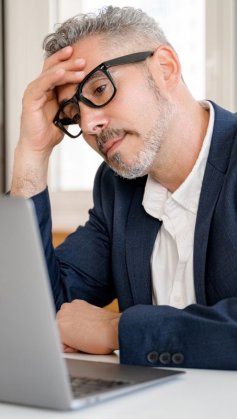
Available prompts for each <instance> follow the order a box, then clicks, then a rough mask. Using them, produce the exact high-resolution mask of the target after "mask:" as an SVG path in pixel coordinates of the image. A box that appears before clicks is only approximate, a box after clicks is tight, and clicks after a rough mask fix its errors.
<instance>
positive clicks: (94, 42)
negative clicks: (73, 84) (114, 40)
mask: <svg viewBox="0 0 237 419" xmlns="http://www.w3.org/2000/svg"><path fill="white" fill-rule="evenodd" d="M115 55H116V56H118V55H120V53H118V52H117V51H115V49H114V48H113V47H112V46H111V45H109V42H106V40H105V39H104V38H102V36H99V35H98V36H95V35H93V36H89V37H87V38H84V39H82V40H80V41H79V42H77V43H76V44H74V45H73V54H72V58H73V59H77V58H84V59H85V61H86V66H85V73H86V74H88V73H89V72H90V71H91V70H93V69H94V68H95V67H97V65H99V64H101V63H102V62H104V61H108V60H110V59H112V58H115ZM121 55H123V54H122V53H121Z"/></svg>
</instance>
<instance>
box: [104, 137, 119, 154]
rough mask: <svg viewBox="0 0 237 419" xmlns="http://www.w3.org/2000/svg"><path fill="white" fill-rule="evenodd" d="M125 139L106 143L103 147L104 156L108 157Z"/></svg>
mask: <svg viewBox="0 0 237 419" xmlns="http://www.w3.org/2000/svg"><path fill="white" fill-rule="evenodd" d="M123 139H124V136H122V137H119V138H113V139H111V140H108V141H106V143H105V145H104V146H103V150H102V151H103V154H105V155H107V154H108V153H109V151H110V150H112V148H114V146H115V145H118V143H120V142H121V141H122V140H123Z"/></svg>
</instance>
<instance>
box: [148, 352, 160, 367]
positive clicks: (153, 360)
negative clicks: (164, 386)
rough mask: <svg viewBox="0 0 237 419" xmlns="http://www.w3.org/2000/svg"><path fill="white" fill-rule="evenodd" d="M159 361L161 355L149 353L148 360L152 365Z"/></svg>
mask: <svg viewBox="0 0 237 419" xmlns="http://www.w3.org/2000/svg"><path fill="white" fill-rule="evenodd" d="M158 359H159V354H158V352H156V351H152V352H149V354H147V360H148V361H149V362H150V363H151V364H155V363H156V362H157V361H158Z"/></svg>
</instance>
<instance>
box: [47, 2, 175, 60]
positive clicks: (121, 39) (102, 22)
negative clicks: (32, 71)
mask: <svg viewBox="0 0 237 419" xmlns="http://www.w3.org/2000/svg"><path fill="white" fill-rule="evenodd" d="M90 35H100V36H102V38H104V40H105V41H109V42H110V43H111V44H112V45H115V46H119V45H122V46H123V48H126V46H128V48H129V46H131V45H134V46H135V47H136V48H137V47H141V46H143V47H144V48H146V49H151V48H156V47H157V46H159V45H160V44H166V45H170V44H169V42H168V40H167V38H166V36H165V34H164V32H163V31H162V29H161V28H160V26H159V25H158V23H157V22H156V21H155V19H153V18H152V17H150V16H148V15H147V14H146V13H145V12H143V11H142V10H141V9H135V8H133V7H121V8H120V7H113V6H108V7H104V8H102V9H101V10H99V11H98V12H97V13H88V14H79V15H77V16H75V17H73V18H71V19H68V20H67V21H66V22H64V23H62V24H61V25H59V26H58V27H57V29H56V31H55V32H54V33H51V34H49V35H48V36H46V38H45V39H44V42H43V49H44V51H45V55H46V56H50V55H52V54H54V53H55V52H57V51H58V50H60V49H61V48H64V47H66V46H68V45H72V44H74V43H76V42H78V41H79V40H81V39H83V38H86V37H88V36H90ZM170 46H171V45H170Z"/></svg>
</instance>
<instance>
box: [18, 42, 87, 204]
mask: <svg viewBox="0 0 237 419" xmlns="http://www.w3.org/2000/svg"><path fill="white" fill-rule="evenodd" d="M72 55H73V47H71V46H69V47H66V48H63V49H61V50H60V51H58V52H56V53H55V54H53V55H52V56H51V57H49V58H47V59H46V60H45V62H44V67H43V71H42V73H41V74H40V76H39V77H38V78H37V79H36V80H34V81H33V82H31V83H30V84H29V86H28V87H27V89H26V91H25V94H24V97H23V101H22V117H21V131H20V140H19V142H18V145H17V148H16V152H15V164H14V171H13V183H12V188H11V191H12V194H15V195H23V196H26V197H28V196H31V195H32V194H35V193H38V192H40V191H41V190H43V189H44V188H45V186H46V184H47V169H48V160H49V156H50V154H51V152H52V150H53V148H54V146H55V145H56V144H58V143H59V142H60V141H61V140H62V138H63V133H62V132H61V131H60V130H59V129H58V128H57V127H56V126H55V125H54V124H53V118H54V116H55V114H56V112H57V110H58V106H59V105H58V100H57V92H56V89H57V88H58V87H59V86H65V85H72V86H73V85H75V88H76V85H77V84H78V83H80V82H81V81H82V79H83V78H84V76H85V74H84V72H83V68H84V66H85V60H84V59H75V57H74V58H72ZM72 95H73V90H72Z"/></svg>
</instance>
